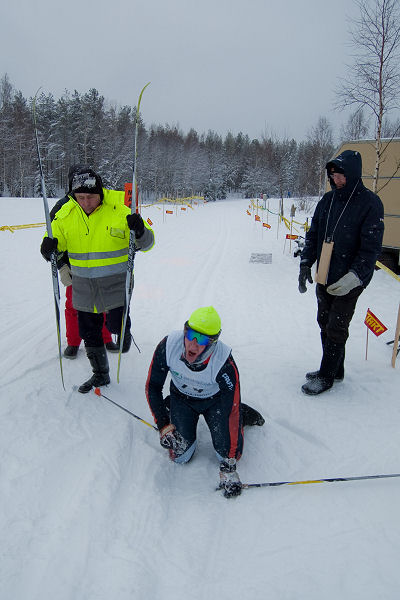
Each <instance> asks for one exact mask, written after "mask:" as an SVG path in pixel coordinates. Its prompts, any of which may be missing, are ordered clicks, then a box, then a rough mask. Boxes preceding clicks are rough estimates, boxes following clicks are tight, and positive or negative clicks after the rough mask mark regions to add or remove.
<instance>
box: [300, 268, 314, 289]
mask: <svg viewBox="0 0 400 600" xmlns="http://www.w3.org/2000/svg"><path fill="white" fill-rule="evenodd" d="M306 281H308V282H309V283H312V282H313V278H312V277H311V267H308V266H307V265H302V264H301V263H300V273H299V292H300V293H301V294H304V292H306V291H307V287H306Z"/></svg>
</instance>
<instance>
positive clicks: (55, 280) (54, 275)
mask: <svg viewBox="0 0 400 600" xmlns="http://www.w3.org/2000/svg"><path fill="white" fill-rule="evenodd" d="M39 90H40V88H39V89H38V90H37V92H36V94H35V97H34V99H33V103H32V116H33V128H34V131H35V142H36V152H37V157H38V163H39V172H40V186H41V191H42V198H43V208H44V214H45V218H46V229H47V235H48V237H49V238H52V237H53V233H52V230H51V219H50V212H49V203H48V201H47V194H46V184H45V182H44V174H43V166H42V156H41V154H40V146H39V136H38V127H37V120H36V97H37V95H38V93H39ZM50 265H51V279H52V283H53V296H54V308H55V313H56V327H57V344H58V360H59V363H60V375H61V383H62V386H63V388H64V390H65V385H64V373H63V366H62V356H61V332H60V286H59V283H58V269H57V259H56V253H55V252H52V253H51V257H50Z"/></svg>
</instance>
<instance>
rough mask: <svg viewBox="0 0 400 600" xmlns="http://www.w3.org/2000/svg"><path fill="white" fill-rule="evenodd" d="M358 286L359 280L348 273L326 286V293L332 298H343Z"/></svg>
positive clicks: (351, 272)
mask: <svg viewBox="0 0 400 600" xmlns="http://www.w3.org/2000/svg"><path fill="white" fill-rule="evenodd" d="M359 285H361V280H360V279H359V278H358V277H357V275H356V274H355V273H353V271H349V272H348V273H346V275H343V277H341V278H340V279H339V281H337V282H336V283H331V285H328V287H327V288H326V291H327V292H328V294H332V296H345V295H346V294H348V293H349V292H351V290H353V289H354V288H356V287H358V286H359Z"/></svg>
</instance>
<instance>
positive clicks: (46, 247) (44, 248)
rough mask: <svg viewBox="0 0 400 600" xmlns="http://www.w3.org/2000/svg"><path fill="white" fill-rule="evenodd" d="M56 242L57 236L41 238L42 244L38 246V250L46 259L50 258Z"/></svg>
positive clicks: (55, 247)
mask: <svg viewBox="0 0 400 600" xmlns="http://www.w3.org/2000/svg"><path fill="white" fill-rule="evenodd" d="M57 244H58V239H57V238H50V237H47V236H46V237H45V238H43V242H42V245H41V246H40V252H41V254H42V256H43V258H45V259H46V260H50V259H51V255H52V254H53V252H55V251H56V249H57Z"/></svg>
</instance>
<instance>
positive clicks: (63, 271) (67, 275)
mask: <svg viewBox="0 0 400 600" xmlns="http://www.w3.org/2000/svg"><path fill="white" fill-rule="evenodd" d="M59 273H60V279H61V283H62V284H63V285H65V287H68V286H69V285H72V277H71V269H70V268H69V266H68V265H67V264H64V265H63V266H62V267H61V268H60V270H59Z"/></svg>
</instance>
